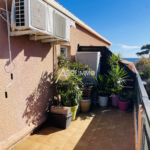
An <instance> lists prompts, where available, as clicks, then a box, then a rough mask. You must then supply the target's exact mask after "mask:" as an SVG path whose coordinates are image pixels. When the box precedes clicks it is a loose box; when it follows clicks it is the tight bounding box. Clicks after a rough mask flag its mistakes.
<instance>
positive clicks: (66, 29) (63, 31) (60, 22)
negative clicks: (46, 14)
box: [54, 10, 71, 42]
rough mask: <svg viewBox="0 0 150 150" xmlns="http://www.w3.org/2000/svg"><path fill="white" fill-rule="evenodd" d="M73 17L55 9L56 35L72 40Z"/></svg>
mask: <svg viewBox="0 0 150 150" xmlns="http://www.w3.org/2000/svg"><path fill="white" fill-rule="evenodd" d="M70 25H71V19H70V18H68V17H67V16H65V15H63V14H62V13H60V12H58V11H56V10H55V11H54V35H55V36H56V37H59V38H62V39H64V40H66V41H68V42H69V41H70Z"/></svg>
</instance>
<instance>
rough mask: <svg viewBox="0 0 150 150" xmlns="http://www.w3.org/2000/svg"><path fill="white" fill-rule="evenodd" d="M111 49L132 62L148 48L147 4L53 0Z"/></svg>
mask: <svg viewBox="0 0 150 150" xmlns="http://www.w3.org/2000/svg"><path fill="white" fill-rule="evenodd" d="M57 1H58V2H59V3H60V4H61V5H63V6H64V7H65V8H66V9H68V10H69V11H70V12H72V13H73V14H74V15H75V16H77V17H78V18H79V19H81V20H82V21H84V22H85V23H86V24H87V25H89V26H90V27H92V28H93V29H94V30H96V31H97V32H98V33H100V34H101V35H102V36H104V37H105V38H106V39H108V40H109V41H110V42H111V43H112V45H111V47H110V50H111V51H112V52H114V53H121V54H122V57H124V58H135V57H137V56H136V54H135V53H136V52H138V51H141V50H140V47H141V46H142V45H145V44H150V0H57Z"/></svg>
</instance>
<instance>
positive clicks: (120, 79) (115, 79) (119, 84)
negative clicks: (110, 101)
mask: <svg viewBox="0 0 150 150" xmlns="http://www.w3.org/2000/svg"><path fill="white" fill-rule="evenodd" d="M108 73H109V77H110V79H111V80H112V88H111V92H112V94H113V95H115V94H118V93H119V92H120V91H121V90H122V88H123V85H124V84H125V83H126V81H125V78H127V77H128V76H127V72H126V70H125V68H120V66H119V65H113V66H111V70H110V71H108Z"/></svg>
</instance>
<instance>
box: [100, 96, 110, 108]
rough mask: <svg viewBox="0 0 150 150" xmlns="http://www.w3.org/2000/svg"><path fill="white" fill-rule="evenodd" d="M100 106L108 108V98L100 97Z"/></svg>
mask: <svg viewBox="0 0 150 150" xmlns="http://www.w3.org/2000/svg"><path fill="white" fill-rule="evenodd" d="M98 101H99V105H100V106H103V107H106V106H107V104H108V96H98Z"/></svg>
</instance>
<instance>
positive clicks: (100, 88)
mask: <svg viewBox="0 0 150 150" xmlns="http://www.w3.org/2000/svg"><path fill="white" fill-rule="evenodd" d="M93 78H94V79H95V81H96V83H97V86H95V87H94V89H95V90H96V91H97V92H98V94H99V95H100V96H110V94H111V83H112V82H111V79H110V78H109V77H108V76H106V75H104V76H103V75H100V74H99V75H98V79H97V78H96V77H95V76H93Z"/></svg>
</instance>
